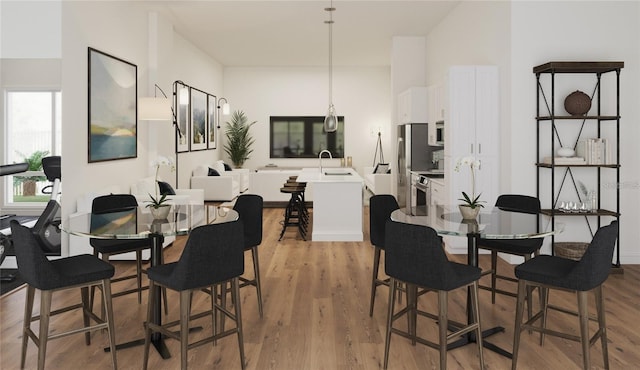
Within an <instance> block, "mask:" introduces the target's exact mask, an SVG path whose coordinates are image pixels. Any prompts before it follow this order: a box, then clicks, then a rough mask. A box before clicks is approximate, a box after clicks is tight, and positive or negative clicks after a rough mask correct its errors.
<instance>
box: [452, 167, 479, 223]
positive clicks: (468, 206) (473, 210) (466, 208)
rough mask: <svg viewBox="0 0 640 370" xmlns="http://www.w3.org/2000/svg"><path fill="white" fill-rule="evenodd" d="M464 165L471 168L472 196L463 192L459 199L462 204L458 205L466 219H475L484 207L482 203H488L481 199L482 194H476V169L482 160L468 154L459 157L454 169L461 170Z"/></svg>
mask: <svg viewBox="0 0 640 370" xmlns="http://www.w3.org/2000/svg"><path fill="white" fill-rule="evenodd" d="M462 166H469V169H470V170H471V196H469V195H468V194H467V193H466V192H464V191H463V192H462V198H459V199H458V200H459V201H462V204H460V205H458V207H459V208H460V213H461V214H462V218H463V219H465V220H470V219H475V218H476V217H477V216H478V213H479V212H480V208H484V205H483V204H482V203H486V202H485V201H483V200H480V195H482V193H480V194H478V195H477V196H476V177H475V170H476V169H480V161H479V160H477V159H476V158H474V157H472V156H467V157H463V158H460V159H458V161H457V162H456V167H455V169H454V171H456V172H460V168H461V167H462Z"/></svg>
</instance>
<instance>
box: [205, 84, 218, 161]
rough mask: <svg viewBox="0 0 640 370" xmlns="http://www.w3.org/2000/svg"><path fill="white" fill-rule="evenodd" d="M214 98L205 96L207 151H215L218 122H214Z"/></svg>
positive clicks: (209, 95)
mask: <svg viewBox="0 0 640 370" xmlns="http://www.w3.org/2000/svg"><path fill="white" fill-rule="evenodd" d="M216 107H217V105H216V97H215V95H211V94H208V95H207V123H208V127H209V131H208V135H207V149H215V148H216V140H217V128H216V127H217V126H218V122H217V120H216V111H217V109H216Z"/></svg>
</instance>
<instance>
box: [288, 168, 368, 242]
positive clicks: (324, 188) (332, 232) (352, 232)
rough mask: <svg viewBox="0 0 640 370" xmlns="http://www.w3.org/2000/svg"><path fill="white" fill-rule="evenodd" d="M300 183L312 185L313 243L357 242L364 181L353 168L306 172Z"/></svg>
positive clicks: (358, 240) (301, 175) (361, 236)
mask: <svg viewBox="0 0 640 370" xmlns="http://www.w3.org/2000/svg"><path fill="white" fill-rule="evenodd" d="M296 181H298V182H306V183H311V184H313V217H312V219H313V232H312V234H311V240H313V241H354V242H355V241H357V242H360V241H362V240H363V233H362V191H363V190H362V189H363V184H364V181H363V179H362V177H360V175H358V173H357V172H356V171H355V170H353V169H350V168H335V167H327V168H323V169H322V173H321V172H320V170H319V169H318V168H305V169H303V170H302V171H301V172H300V174H299V175H298V178H297V180H296Z"/></svg>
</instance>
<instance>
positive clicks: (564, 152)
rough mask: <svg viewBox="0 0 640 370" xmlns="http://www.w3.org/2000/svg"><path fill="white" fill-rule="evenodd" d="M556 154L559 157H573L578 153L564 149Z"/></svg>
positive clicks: (567, 148)
mask: <svg viewBox="0 0 640 370" xmlns="http://www.w3.org/2000/svg"><path fill="white" fill-rule="evenodd" d="M556 154H558V157H573V156H574V155H575V154H576V151H575V150H573V149H571V148H569V147H562V148H560V149H558V151H557V153H556Z"/></svg>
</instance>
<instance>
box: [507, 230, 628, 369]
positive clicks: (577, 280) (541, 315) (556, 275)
mask: <svg viewBox="0 0 640 370" xmlns="http://www.w3.org/2000/svg"><path fill="white" fill-rule="evenodd" d="M617 238H618V222H617V221H613V222H611V224H610V225H608V226H604V227H601V228H600V229H598V231H597V232H596V234H595V235H594V236H593V240H592V241H591V243H590V244H589V247H587V250H586V252H585V253H584V255H583V256H582V259H581V260H580V261H574V260H570V259H565V258H562V257H558V256H547V255H540V256H536V257H534V258H532V259H530V260H528V261H526V262H524V263H523V264H521V265H519V266H517V267H516V269H515V273H516V277H517V278H518V303H517V305H516V325H515V330H514V339H513V360H512V363H511V369H512V370H515V369H516V367H517V364H518V349H519V347H520V336H521V334H522V332H523V331H524V330H533V331H537V332H540V334H541V335H540V345H543V344H544V335H545V334H548V335H552V336H556V337H560V338H564V339H568V340H572V341H575V342H579V343H580V346H581V347H582V363H583V369H585V370H586V369H591V357H590V354H589V350H590V348H591V346H592V345H594V344H595V343H597V341H598V339H600V343H601V345H602V360H603V365H604V366H603V367H604V368H605V369H608V368H609V352H608V348H607V325H606V322H605V312H606V310H605V307H604V303H605V299H604V297H603V291H602V290H603V289H602V285H603V283H604V282H605V281H606V280H607V278H608V277H609V272H610V271H611V260H612V258H613V250H614V248H615V246H616V240H617ZM529 287H540V288H541V289H542V307H541V310H540V311H539V312H538V313H536V314H535V315H534V316H533V317H531V318H530V319H528V320H526V322H523V321H522V320H523V319H522V316H523V311H524V301H525V296H526V295H527V294H526V292H527V288H529ZM551 289H553V290H560V291H565V292H571V293H573V294H575V297H576V300H577V306H578V309H577V312H576V310H569V309H567V308H565V307H559V306H554V305H550V304H548V303H549V290H551ZM589 292H593V293H594V295H595V301H596V304H595V306H596V311H597V313H596V317H595V318H593V317H591V316H590V315H589V310H588V306H589V305H588V295H589ZM550 309H552V310H554V311H558V312H561V313H564V314H569V315H573V316H577V317H578V322H579V325H578V326H579V327H580V329H579V331H580V335H574V334H573V330H571V332H569V331H558V330H553V329H549V328H547V327H546V323H547V314H548V311H549V310H550ZM589 320H594V321H597V330H596V331H595V333H594V334H593V336H591V337H590V336H589Z"/></svg>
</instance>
